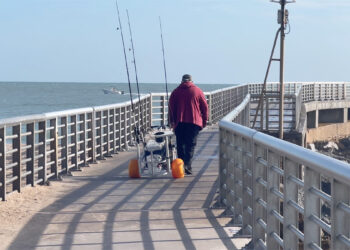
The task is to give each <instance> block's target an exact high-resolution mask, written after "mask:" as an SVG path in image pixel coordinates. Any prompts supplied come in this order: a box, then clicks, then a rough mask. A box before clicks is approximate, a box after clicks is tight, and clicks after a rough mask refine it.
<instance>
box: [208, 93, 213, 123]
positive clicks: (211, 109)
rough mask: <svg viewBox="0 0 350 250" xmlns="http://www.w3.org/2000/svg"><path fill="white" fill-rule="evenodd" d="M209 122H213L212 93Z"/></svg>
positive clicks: (210, 96)
mask: <svg viewBox="0 0 350 250" xmlns="http://www.w3.org/2000/svg"><path fill="white" fill-rule="evenodd" d="M208 106H209V124H210V125H211V124H213V101H212V95H211V94H209V105H208Z"/></svg>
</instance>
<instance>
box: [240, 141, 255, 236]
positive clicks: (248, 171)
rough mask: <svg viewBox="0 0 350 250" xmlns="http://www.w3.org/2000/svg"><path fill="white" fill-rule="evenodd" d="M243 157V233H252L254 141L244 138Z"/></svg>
mask: <svg viewBox="0 0 350 250" xmlns="http://www.w3.org/2000/svg"><path fill="white" fill-rule="evenodd" d="M242 157H243V166H242V167H243V218H242V225H243V234H245V235H251V234H252V216H253V213H252V211H253V210H252V205H253V204H252V201H253V197H252V195H253V192H252V191H253V187H252V184H253V183H252V173H253V171H252V164H251V162H252V141H251V140H247V139H246V138H242Z"/></svg>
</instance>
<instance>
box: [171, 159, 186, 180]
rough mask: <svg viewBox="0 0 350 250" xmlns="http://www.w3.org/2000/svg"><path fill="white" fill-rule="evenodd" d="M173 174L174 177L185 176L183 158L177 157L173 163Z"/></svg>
mask: <svg viewBox="0 0 350 250" xmlns="http://www.w3.org/2000/svg"><path fill="white" fill-rule="evenodd" d="M171 174H172V175H173V177H174V178H184V176H185V173H184V162H183V160H182V159H180V158H177V159H175V160H173V162H172V163H171Z"/></svg>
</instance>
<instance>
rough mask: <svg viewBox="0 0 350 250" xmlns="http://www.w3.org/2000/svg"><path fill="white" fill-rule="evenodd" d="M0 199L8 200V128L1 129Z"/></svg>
mask: <svg viewBox="0 0 350 250" xmlns="http://www.w3.org/2000/svg"><path fill="white" fill-rule="evenodd" d="M0 184H1V186H0V197H1V199H2V200H3V201H5V200H6V127H3V128H0Z"/></svg>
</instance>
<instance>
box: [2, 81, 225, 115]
mask: <svg viewBox="0 0 350 250" xmlns="http://www.w3.org/2000/svg"><path fill="white" fill-rule="evenodd" d="M176 86H178V84H169V85H168V89H169V91H172V90H173V89H174V88H175V87H176ZM198 86H199V87H200V88H201V89H202V90H203V91H213V90H216V89H220V88H226V87H229V86H230V85H227V84H198ZM112 87H115V88H117V89H118V90H124V91H125V93H126V94H125V95H118V94H104V93H103V89H111V88H112ZM132 92H133V93H137V90H136V86H133V90H132ZM140 92H141V93H150V92H165V84H157V83H143V84H140ZM128 93H129V88H128V84H126V83H24V82H11V83H4V82H3V83H0V119H3V118H9V117H15V116H22V115H30V114H41V113H45V112H51V111H60V110H67V109H73V108H84V107H93V106H99V105H105V104H114V103H119V102H125V101H128V100H129V94H128Z"/></svg>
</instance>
